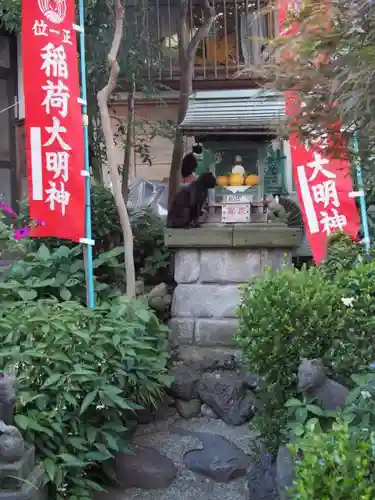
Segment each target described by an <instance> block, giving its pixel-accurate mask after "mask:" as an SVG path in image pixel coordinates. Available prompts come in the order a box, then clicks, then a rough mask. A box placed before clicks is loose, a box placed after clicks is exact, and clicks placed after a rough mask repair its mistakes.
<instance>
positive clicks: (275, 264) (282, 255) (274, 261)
mask: <svg viewBox="0 0 375 500" xmlns="http://www.w3.org/2000/svg"><path fill="white" fill-rule="evenodd" d="M260 255H261V262H262V267H263V268H265V267H266V266H269V267H272V269H281V268H282V267H283V265H285V266H286V267H290V266H291V264H292V253H291V251H290V250H283V249H279V248H264V249H262V250H261V251H260Z"/></svg>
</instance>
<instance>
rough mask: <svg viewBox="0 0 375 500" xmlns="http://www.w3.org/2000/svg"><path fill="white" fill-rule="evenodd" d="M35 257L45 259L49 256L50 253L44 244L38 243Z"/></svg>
mask: <svg viewBox="0 0 375 500" xmlns="http://www.w3.org/2000/svg"><path fill="white" fill-rule="evenodd" d="M36 257H37V258H38V259H40V260H44V261H47V260H48V259H49V258H50V257H51V253H50V251H49V250H48V248H47V247H46V245H40V247H39V250H38V251H37V253H36Z"/></svg>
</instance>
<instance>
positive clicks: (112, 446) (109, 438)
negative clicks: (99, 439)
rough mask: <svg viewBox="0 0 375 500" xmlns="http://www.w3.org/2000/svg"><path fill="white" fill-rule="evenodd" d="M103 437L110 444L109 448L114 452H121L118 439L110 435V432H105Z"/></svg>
mask: <svg viewBox="0 0 375 500" xmlns="http://www.w3.org/2000/svg"><path fill="white" fill-rule="evenodd" d="M103 435H104V437H105V439H106V441H107V443H108V448H109V449H110V450H113V451H119V447H118V444H117V441H116V439H115V438H114V437H113V436H112V434H109V433H108V432H103Z"/></svg>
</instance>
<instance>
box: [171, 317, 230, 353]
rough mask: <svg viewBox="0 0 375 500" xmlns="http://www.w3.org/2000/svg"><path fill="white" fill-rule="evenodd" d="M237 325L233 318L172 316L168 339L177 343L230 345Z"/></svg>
mask: <svg viewBox="0 0 375 500" xmlns="http://www.w3.org/2000/svg"><path fill="white" fill-rule="evenodd" d="M237 326H238V321H237V319H234V318H196V319H194V318H172V319H171V320H170V323H169V327H170V340H171V341H172V343H173V344H179V345H186V344H196V345H199V346H207V347H209V346H228V347H231V346H233V337H234V334H235V332H236V329H237Z"/></svg>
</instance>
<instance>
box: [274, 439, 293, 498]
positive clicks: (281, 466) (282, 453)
mask: <svg viewBox="0 0 375 500" xmlns="http://www.w3.org/2000/svg"><path fill="white" fill-rule="evenodd" d="M293 468H294V460H293V457H292V454H291V453H290V451H289V450H288V448H287V447H286V446H280V448H279V451H278V454H277V460H276V481H277V489H278V491H279V495H280V499H281V500H287V499H288V498H289V497H288V494H287V488H290V487H291V486H292V484H293Z"/></svg>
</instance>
